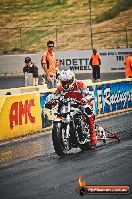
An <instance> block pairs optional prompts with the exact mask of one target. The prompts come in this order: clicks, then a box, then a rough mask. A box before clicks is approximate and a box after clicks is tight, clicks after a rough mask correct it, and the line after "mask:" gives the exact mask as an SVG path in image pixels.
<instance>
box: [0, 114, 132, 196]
mask: <svg viewBox="0 0 132 199" xmlns="http://www.w3.org/2000/svg"><path fill="white" fill-rule="evenodd" d="M97 123H98V124H99V125H102V126H103V127H104V128H106V129H108V130H109V131H112V132H114V133H118V135H120V137H121V142H120V143H117V141H110V142H108V143H107V144H106V145H103V144H102V143H98V146H97V148H96V149H95V150H91V151H87V152H80V150H79V149H75V150H72V151H71V152H70V154H68V155H67V156H65V157H58V156H57V155H56V154H55V152H54V149H53V146H52V140H51V133H47V134H46V135H44V133H40V134H37V135H35V136H32V137H28V138H26V139H22V140H19V141H16V142H13V143H8V144H6V145H1V146H0V198H1V199H17V198H19V199H62V198H63V199H67V198H68V199H74V198H80V197H81V196H79V195H78V194H77V193H76V185H77V181H78V178H79V177H80V176H82V177H83V178H84V179H85V181H86V183H87V184H88V185H130V186H132V111H130V112H128V113H123V114H118V115H116V116H113V117H107V118H104V119H100V120H97ZM82 198H92V199H94V198H95V199H96V198H101V199H102V198H109V199H111V198H113V199H116V198H123V199H124V198H132V195H131V194H129V195H89V196H88V195H85V196H82Z"/></svg>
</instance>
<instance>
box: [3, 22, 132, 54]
mask: <svg viewBox="0 0 132 199" xmlns="http://www.w3.org/2000/svg"><path fill="white" fill-rule="evenodd" d="M48 40H53V41H55V47H56V48H55V50H61V51H64V50H87V49H92V48H93V47H95V48H98V49H104V48H107V49H108V48H131V47H132V29H121V30H112V31H105V32H103V31H102V32H99V31H98V29H95V28H94V31H92V35H91V27H90V25H89V23H76V24H64V25H50V26H36V27H20V28H0V54H16V53H36V52H40V51H44V50H45V48H46V43H47V41H48Z"/></svg>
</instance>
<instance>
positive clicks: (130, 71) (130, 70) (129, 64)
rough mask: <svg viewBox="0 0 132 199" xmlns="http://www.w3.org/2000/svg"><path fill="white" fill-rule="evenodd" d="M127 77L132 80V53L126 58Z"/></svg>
mask: <svg viewBox="0 0 132 199" xmlns="http://www.w3.org/2000/svg"><path fill="white" fill-rule="evenodd" d="M124 64H125V76H126V78H132V52H130V54H129V55H127V56H126V57H125V62H124Z"/></svg>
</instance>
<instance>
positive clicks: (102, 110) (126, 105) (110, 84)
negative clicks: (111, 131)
mask: <svg viewBox="0 0 132 199" xmlns="http://www.w3.org/2000/svg"><path fill="white" fill-rule="evenodd" d="M87 88H88V89H89V90H90V91H91V92H92V93H93V96H94V97H95V100H94V110H95V112H96V114H97V115H99V114H101V115H102V114H109V113H113V112H119V111H121V110H128V109H132V78H131V79H121V80H112V81H105V82H99V83H92V84H87ZM54 91H55V89H52V90H50V91H49V92H46V93H44V94H41V96H40V106H41V115H42V127H43V128H44V127H47V126H49V125H50V121H51V120H52V119H53V115H54V114H53V111H54V110H52V111H50V110H48V109H45V108H44V106H45V101H46V97H47V96H48V95H49V94H51V93H54Z"/></svg>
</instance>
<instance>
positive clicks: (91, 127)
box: [89, 115, 97, 147]
mask: <svg viewBox="0 0 132 199" xmlns="http://www.w3.org/2000/svg"><path fill="white" fill-rule="evenodd" d="M94 118H95V117H94V115H92V116H90V117H89V130H90V138H91V143H92V147H94V146H96V144H97V137H96V132H95V124H94Z"/></svg>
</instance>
